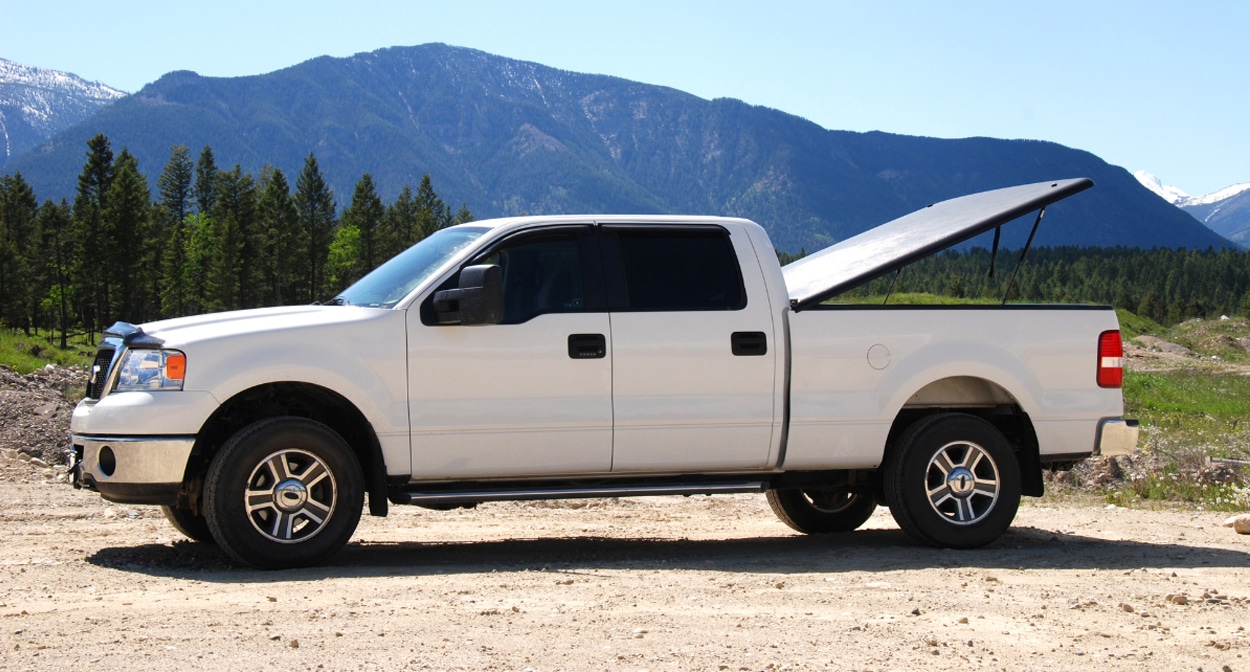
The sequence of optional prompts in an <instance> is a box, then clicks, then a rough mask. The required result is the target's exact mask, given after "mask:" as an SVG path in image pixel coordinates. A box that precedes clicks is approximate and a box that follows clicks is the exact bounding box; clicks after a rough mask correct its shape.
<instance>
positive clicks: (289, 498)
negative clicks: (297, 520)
mask: <svg viewBox="0 0 1250 672" xmlns="http://www.w3.org/2000/svg"><path fill="white" fill-rule="evenodd" d="M307 501H308V488H306V487H304V484H303V483H301V482H299V481H297V480H295V479H293V478H289V479H287V480H285V481H282V482H281V483H279V484H278V487H276V488H274V489H273V503H274V505H275V506H277V507H278V508H279V509H281V510H283V511H286V512H288V513H290V512H293V511H299V510H300V509H302V508H304V503H305V502H307Z"/></svg>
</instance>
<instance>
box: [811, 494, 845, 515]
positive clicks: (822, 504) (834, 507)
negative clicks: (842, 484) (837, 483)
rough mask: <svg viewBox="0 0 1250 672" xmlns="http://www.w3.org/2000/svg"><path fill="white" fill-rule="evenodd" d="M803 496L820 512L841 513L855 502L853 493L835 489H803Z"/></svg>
mask: <svg viewBox="0 0 1250 672" xmlns="http://www.w3.org/2000/svg"><path fill="white" fill-rule="evenodd" d="M803 497H805V498H806V499H807V501H808V503H809V504H811V506H812V508H813V509H816V510H817V511H820V512H821V513H841V512H843V511H845V510H846V509H847V508H849V507H850V506H851V504H853V503H854V502H855V493H852V492H839V491H836V490H804V491H803Z"/></svg>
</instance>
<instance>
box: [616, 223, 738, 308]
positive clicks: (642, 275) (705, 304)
mask: <svg viewBox="0 0 1250 672" xmlns="http://www.w3.org/2000/svg"><path fill="white" fill-rule="evenodd" d="M603 231H604V242H605V249H604V252H605V260H604V261H605V264H606V265H607V267H608V273H609V278H611V279H612V281H611V285H610V287H609V300H610V309H611V310H630V311H672V310H739V309H741V308H744V307H745V306H746V292H745V291H744V290H743V288H742V272H741V270H740V269H739V268H738V257H737V255H735V254H734V251H733V245H732V244H731V243H730V242H729V234H728V233H727V232H726V231H725V230H724V229H720V228H717V227H702V228H667V227H666V228H659V227H641V226H640V227H630V226H623V227H604V229H603Z"/></svg>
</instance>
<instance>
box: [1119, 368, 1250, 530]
mask: <svg viewBox="0 0 1250 672" xmlns="http://www.w3.org/2000/svg"><path fill="white" fill-rule="evenodd" d="M1124 405H1125V409H1124V410H1125V415H1126V416H1128V417H1135V418H1137V419H1138V420H1140V421H1141V423H1142V427H1143V429H1144V430H1145V431H1144V432H1143V438H1142V441H1141V442H1140V444H1139V445H1141V447H1142V453H1143V456H1144V457H1145V458H1146V459H1153V460H1154V462H1155V463H1156V464H1158V465H1162V466H1161V467H1160V468H1157V469H1155V470H1153V471H1149V472H1147V473H1146V474H1145V475H1144V476H1141V477H1138V478H1136V479H1133V480H1130V481H1128V482H1126V483H1125V484H1124V485H1123V486H1121V487H1119V488H1117V489H1114V490H1111V491H1109V492H1107V493H1106V495H1107V501H1108V502H1110V503H1112V504H1117V505H1120V506H1131V505H1134V504H1138V505H1140V504H1141V503H1143V502H1188V503H1190V504H1195V505H1198V506H1201V507H1203V508H1205V509H1210V510H1215V511H1245V510H1247V509H1250V487H1247V484H1250V474H1248V473H1247V469H1246V468H1244V467H1242V468H1236V467H1229V468H1230V469H1232V470H1233V473H1234V474H1235V476H1234V478H1233V481H1232V482H1229V483H1218V482H1211V481H1210V480H1209V478H1208V477H1207V476H1204V474H1209V473H1210V471H1211V466H1212V465H1211V463H1210V462H1209V460H1208V458H1212V457H1214V458H1232V459H1241V460H1245V459H1247V455H1248V452H1247V450H1248V449H1247V446H1250V377H1246V376H1243V375H1240V374H1238V373H1220V372H1217V371H1212V370H1200V369H1197V368H1193V369H1179V370H1174V371H1166V372H1152V373H1144V372H1134V371H1129V372H1127V373H1126V374H1125V377H1124Z"/></svg>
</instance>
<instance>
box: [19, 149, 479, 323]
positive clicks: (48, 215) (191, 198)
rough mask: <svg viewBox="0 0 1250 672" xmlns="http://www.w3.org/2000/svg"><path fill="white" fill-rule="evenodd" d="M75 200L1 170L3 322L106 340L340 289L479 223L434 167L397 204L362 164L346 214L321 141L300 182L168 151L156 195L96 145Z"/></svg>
mask: <svg viewBox="0 0 1250 672" xmlns="http://www.w3.org/2000/svg"><path fill="white" fill-rule="evenodd" d="M86 155H87V160H86V163H85V164H84V165H83V168H82V172H81V173H80V174H79V175H78V186H77V190H76V193H75V196H74V200H73V203H72V204H71V203H69V202H68V201H66V200H62V201H61V202H60V203H54V202H52V201H51V200H45V201H44V202H43V203H42V204H40V203H39V201H38V199H37V197H36V195H35V193H34V190H33V189H32V188H31V187H30V185H29V184H28V183H27V182H26V181H25V180H24V179H23V178H22V176H21V174H20V173H15V174H11V175H4V176H2V177H0V325H2V326H3V327H6V328H8V329H12V330H21V331H24V332H26V333H27V334H30V333H31V332H32V331H35V332H38V331H39V330H44V331H54V330H55V331H58V332H59V333H60V341H61V346H62V347H65V345H66V342H67V339H68V337H69V334H72V333H82V334H85V335H87V337H88V338H95V335H96V334H98V332H99V331H100V330H102V329H103V328H105V327H107V326H108V325H110V324H112V323H113V322H114V321H116V320H126V321H129V322H134V323H136V324H137V323H140V322H147V321H151V320H155V319H161V318H166V317H176V316H182V315H194V314H199V313H207V312H213V311H219V310H234V309H241V308H254V307H259V306H272V305H284V304H306V303H311V302H313V301H316V300H319V299H324V298H327V297H330V296H333V295H335V294H337V293H338V292H339V291H340V290H341V289H343V288H344V287H346V286H347V285H349V284H351V283H352V282H355V281H356V280H357V279H359V278H360V277H361V276H363V275H364V274H365V273H367V272H368V271H370V270H372V269H373V268H375V267H376V266H378V265H379V264H381V263H382V262H383V261H385V260H386V259H388V258H390V257H391V256H394V255H395V254H397V253H398V252H400V251H401V250H403V249H405V248H407V247H408V246H410V245H412V244H414V243H416V242H417V241H419V240H421V239H422V238H424V237H425V236H427V235H429V234H430V233H432V232H434V231H436V230H438V229H441V228H444V227H447V226H451V225H453V224H458V223H462V222H467V221H471V220H472V219H473V215H472V213H471V212H470V211H469V210H468V208H467V207H466V206H461V208H460V209H459V211H457V212H452V211H451V209H450V208H449V207H448V206H447V205H446V204H445V203H444V202H443V201H442V199H440V198H439V196H438V194H437V193H436V192H435V191H434V187H433V185H432V184H431V180H430V176H429V174H426V175H425V176H424V177H422V179H421V183H420V184H419V185H418V186H417V189H416V191H415V192H414V191H413V190H412V189H411V188H410V187H408V186H405V187H404V188H403V189H402V190H401V191H400V193H399V196H398V197H397V198H396V199H395V201H393V202H392V203H391V204H389V205H385V204H383V202H382V200H381V198H380V197H379V196H378V194H377V190H376V187H375V185H374V182H373V178H372V177H371V176H370V175H369V174H368V173H366V174H364V175H363V176H362V177H361V178H360V181H359V182H357V183H356V187H355V190H354V191H353V193H352V197H351V201H350V203H349V204H348V205H347V207H345V208H344V209H343V210H342V212H341V214H340V213H338V206H337V204H336V202H335V195H334V192H333V191H332V190H331V189H330V187H329V185H328V184H327V183H326V181H325V179H324V177H323V176H322V174H321V170H320V168H319V167H318V165H317V159H316V157H315V156H314V155H313V154H312V153H311V152H310V153H309V155H308V156H307V157H306V158H305V160H304V166H303V168H302V169H301V170H300V173H299V175H297V176H296V179H295V189H294V191H292V190H291V185H290V182H289V181H288V179H287V177H286V175H285V174H283V172H282V171H281V170H280V169H278V168H274V167H272V166H266V167H264V168H263V169H261V171H260V174H259V175H256V176H254V175H252V174H250V173H246V172H244V171H243V170H242V168H241V167H240V166H239V165H238V164H236V165H235V166H234V168H232V169H229V170H224V169H221V168H219V167H218V166H217V163H216V161H215V159H214V157H213V152H212V149H211V148H210V147H208V146H205V147H204V148H203V150H202V151H201V152H200V154H199V157H198V160H197V161H194V162H193V161H192V159H191V154H190V151H189V150H188V148H187V147H185V146H183V145H179V146H176V147H173V148H172V149H171V151H170V157H169V161H168V162H167V163H166V164H165V167H164V169H163V170H162V172H161V174H160V176H159V177H158V179H157V180H156V193H155V194H153V193H152V191H151V189H150V188H149V186H148V180H147V178H146V177H145V176H144V175H143V173H142V172H141V171H140V169H139V165H138V162H137V161H136V160H135V158H134V156H133V155H131V154H130V153H129V152H128V151H127V150H126V149H125V148H123V149H122V150H121V152H120V153H119V154H117V155H116V156H114V154H113V150H112V148H111V147H110V143H109V140H108V138H107V137H105V136H104V135H97V136H95V137H93V138H91V140H89V141H88V142H87V152H86Z"/></svg>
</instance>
